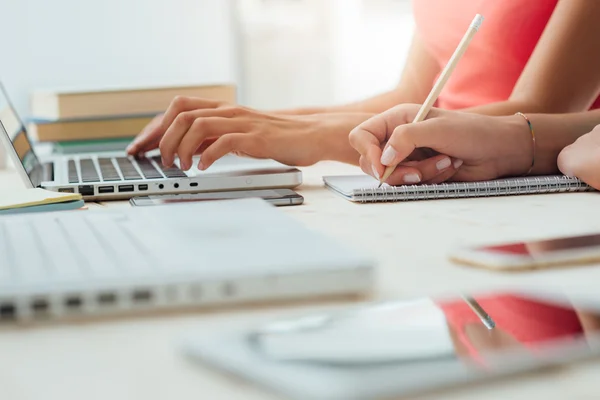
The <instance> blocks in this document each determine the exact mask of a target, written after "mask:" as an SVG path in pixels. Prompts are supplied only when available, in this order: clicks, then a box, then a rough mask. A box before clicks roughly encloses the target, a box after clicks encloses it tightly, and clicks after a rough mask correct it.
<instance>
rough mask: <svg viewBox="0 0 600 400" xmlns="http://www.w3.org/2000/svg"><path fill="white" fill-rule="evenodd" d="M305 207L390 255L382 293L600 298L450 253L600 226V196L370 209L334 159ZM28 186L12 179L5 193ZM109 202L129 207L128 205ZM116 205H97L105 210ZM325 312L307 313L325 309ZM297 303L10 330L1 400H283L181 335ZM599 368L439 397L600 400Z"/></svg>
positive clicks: (0, 357)
mask: <svg viewBox="0 0 600 400" xmlns="http://www.w3.org/2000/svg"><path fill="white" fill-rule="evenodd" d="M304 172H305V176H304V180H305V183H304V184H303V185H302V187H300V188H299V189H298V192H300V193H301V194H302V195H304V196H305V199H306V201H305V204H304V205H303V206H300V207H286V208H282V210H285V212H288V213H290V214H291V215H293V216H295V217H296V218H298V220H299V221H301V222H302V223H304V224H305V225H307V226H308V227H310V228H313V229H316V230H320V231H322V232H324V233H326V234H328V235H331V236H332V237H335V238H337V239H339V240H341V241H347V242H349V243H352V244H354V245H356V246H357V247H359V248H362V249H364V250H366V251H370V252H373V253H374V254H376V255H377V256H378V259H379V262H380V264H379V269H378V279H377V288H376V294H375V297H376V298H377V299H383V298H391V297H398V296H408V295H419V294H424V293H427V294H435V293H448V292H450V291H458V290H459V289H478V288H482V287H497V286H505V285H516V284H518V285H536V286H541V285H544V286H554V287H560V288H563V289H565V290H567V291H579V292H580V291H583V290H586V291H587V290H589V291H591V292H595V291H596V289H597V287H598V283H599V282H600V266H598V267H582V268H574V269H567V270H553V271H544V272H535V273H520V274H500V273H492V272H487V271H482V270H475V269H469V268H462V267H458V266H456V265H453V264H451V263H450V262H449V261H447V259H446V257H445V255H446V253H447V251H448V250H449V249H450V248H451V247H452V246H455V245H457V244H461V243H466V242H475V241H487V240H494V241H497V240H504V239H514V238H515V237H523V238H526V237H543V236H552V235H557V234H565V233H581V232H589V231H593V230H598V229H600V218H598V209H599V207H600V195H598V194H592V193H585V194H566V195H547V196H520V197H505V198H488V199H469V200H445V201H428V202H410V203H386V204H370V205H359V204H353V203H350V202H348V201H346V200H344V199H342V198H340V197H337V196H336V195H334V194H332V193H331V192H329V191H328V190H326V189H325V188H324V187H323V185H322V181H321V176H322V175H324V174H336V173H356V172H358V170H357V169H356V168H354V167H349V166H345V165H340V164H335V163H324V164H320V165H318V166H315V167H310V168H305V169H304ZM16 184H18V180H17V179H16V177H15V176H14V175H13V174H11V173H10V172H0V190H7V189H8V188H9V187H10V185H16ZM104 205H106V206H108V207H126V206H127V203H126V202H119V203H112V204H107V203H104ZM103 208H104V207H91V211H92V212H101V210H102V209H103ZM319 306H320V305H317V304H312V305H310V304H303V305H299V306H296V307H303V308H307V309H313V308H316V307H319ZM291 308H292V307H291V306H287V307H272V308H265V307H262V308H246V309H241V308H240V309H228V310H220V311H216V310H213V311H207V312H200V313H193V314H192V313H187V314H175V315H168V316H165V315H162V316H150V317H144V318H129V319H112V320H107V321H94V322H91V321H90V322H83V323H77V324H55V325H52V326H42V327H34V328H6V327H3V328H0V398H1V399H10V400H30V399H61V400H71V399H76V400H80V399H87V400H92V399H103V400H106V399H111V400H116V399H144V400H154V399H156V400H158V399H200V398H201V399H232V400H236V399H245V400H246V399H248V400H252V399H261V400H262V399H275V398H278V397H275V396H274V395H273V394H270V393H268V392H266V391H263V390H262V389H260V388H257V387H254V386H252V385H250V384H248V383H245V382H243V381H240V380H237V379H235V378H232V377H229V376H226V375H221V374H219V373H217V372H214V371H212V370H210V369H207V368H204V367H200V366H198V365H195V364H192V363H191V362H189V361H187V360H186V359H185V358H184V357H182V355H181V353H179V352H178V351H177V348H176V343H177V340H178V339H179V338H181V337H182V336H184V335H186V334H187V333H189V332H190V331H195V330H198V329H201V330H205V331H210V330H222V329H224V328H227V327H228V326H234V325H235V326H237V325H239V324H241V323H246V322H248V323H254V322H257V321H260V320H263V319H266V318H272V317H274V316H276V315H285V314H286V313H289V312H290V310H291ZM598 376H600V361H599V363H598V364H590V365H586V366H582V365H579V366H573V367H569V368H565V369H562V370H560V371H553V372H551V373H550V372H546V373H544V374H540V375H535V376H533V377H526V378H520V379H519V380H511V381H507V382H498V383H494V384H492V385H486V386H478V387H475V388H464V389H461V390H452V391H450V390H449V391H446V392H444V395H443V396H441V395H435V396H433V397H427V398H436V399H480V398H486V399H502V400H505V399H507V398H510V399H524V400H525V399H526V400H530V399H531V398H532V397H533V398H545V399H566V398H569V399H575V398H586V399H589V398H598V397H600V388H599V386H598V384H597V379H598V378H597V377H598Z"/></svg>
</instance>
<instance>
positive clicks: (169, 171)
mask: <svg viewBox="0 0 600 400" xmlns="http://www.w3.org/2000/svg"><path fill="white" fill-rule="evenodd" d="M153 160H154V161H155V162H156V164H157V165H158V166H159V167H160V169H161V170H162V172H163V174H165V176H166V177H167V178H187V175H186V174H185V172H183V171H182V170H180V169H179V168H177V167H170V168H167V167H165V166H163V165H162V160H161V159H160V157H158V156H157V157H154V158H153Z"/></svg>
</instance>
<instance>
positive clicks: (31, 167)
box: [0, 84, 302, 200]
mask: <svg viewBox="0 0 600 400" xmlns="http://www.w3.org/2000/svg"><path fill="white" fill-rule="evenodd" d="M0 124H1V125H2V126H3V127H4V129H2V131H3V132H0V144H2V143H3V144H4V147H5V148H6V149H7V150H8V152H9V155H10V156H11V158H12V159H13V162H14V163H15V164H22V165H23V167H24V172H23V171H20V173H21V177H22V179H23V181H24V182H26V184H27V186H28V187H42V188H44V189H48V190H52V191H58V192H67V193H81V195H82V196H83V198H84V199H85V200H117V199H128V198H131V197H135V196H139V195H151V194H163V193H164V194H173V193H198V192H216V191H225V190H247V189H275V188H294V187H296V186H298V185H300V184H301V183H302V173H301V172H300V170H298V169H297V168H293V167H289V166H286V165H283V164H280V163H278V162H276V161H273V160H257V159H252V158H247V157H237V156H234V155H228V156H226V157H224V158H222V159H221V160H218V161H217V162H216V163H215V164H214V165H213V166H211V168H209V170H207V171H200V170H198V169H197V168H195V169H192V170H190V171H182V170H181V169H179V168H178V167H177V166H174V167H171V168H165V167H163V166H162V163H161V160H160V155H159V154H158V152H156V151H155V152H154V153H153V154H152V153H149V154H148V155H147V156H146V157H142V158H134V157H131V156H128V155H127V154H126V153H125V152H124V151H118V152H106V153H104V152H103V153H98V154H92V153H81V154H70V155H68V156H67V155H60V156H58V155H55V156H52V155H50V156H48V157H46V158H43V157H39V156H38V155H37V154H36V152H35V151H34V148H33V146H32V144H31V143H32V142H31V138H30V137H29V135H28V133H27V130H26V128H25V125H24V124H23V122H22V119H21V118H20V117H19V115H18V114H17V112H16V111H15V108H14V107H13V106H12V103H11V101H10V99H9V98H8V95H7V92H6V90H5V89H4V87H3V86H2V84H0ZM198 161H199V159H198V158H196V159H195V165H197V164H198ZM176 163H177V162H176Z"/></svg>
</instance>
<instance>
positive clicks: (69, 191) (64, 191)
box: [58, 188, 75, 193]
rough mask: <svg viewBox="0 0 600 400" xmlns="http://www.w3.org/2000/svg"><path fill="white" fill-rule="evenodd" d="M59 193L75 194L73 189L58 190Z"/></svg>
mask: <svg viewBox="0 0 600 400" xmlns="http://www.w3.org/2000/svg"><path fill="white" fill-rule="evenodd" d="M58 191H59V192H60V193H75V189H74V188H58Z"/></svg>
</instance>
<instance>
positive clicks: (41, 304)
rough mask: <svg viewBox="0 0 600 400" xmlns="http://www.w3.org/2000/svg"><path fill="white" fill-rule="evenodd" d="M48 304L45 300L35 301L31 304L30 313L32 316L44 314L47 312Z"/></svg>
mask: <svg viewBox="0 0 600 400" xmlns="http://www.w3.org/2000/svg"><path fill="white" fill-rule="evenodd" d="M49 308H50V304H49V303H48V300H45V299H35V300H33V301H32V302H31V311H33V313H34V314H44V313H47V312H48V309H49Z"/></svg>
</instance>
